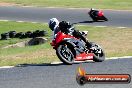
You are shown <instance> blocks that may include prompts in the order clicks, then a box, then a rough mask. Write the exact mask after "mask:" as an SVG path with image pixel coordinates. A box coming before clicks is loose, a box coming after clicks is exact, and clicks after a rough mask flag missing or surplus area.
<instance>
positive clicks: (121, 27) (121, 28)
mask: <svg viewBox="0 0 132 88" xmlns="http://www.w3.org/2000/svg"><path fill="white" fill-rule="evenodd" d="M117 28H120V29H125V28H127V27H117Z"/></svg>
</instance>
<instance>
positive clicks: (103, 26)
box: [95, 26, 107, 28]
mask: <svg viewBox="0 0 132 88" xmlns="http://www.w3.org/2000/svg"><path fill="white" fill-rule="evenodd" d="M95 27H100V28H104V27H107V26H95Z"/></svg>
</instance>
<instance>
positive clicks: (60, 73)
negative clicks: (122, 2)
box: [0, 7, 132, 88]
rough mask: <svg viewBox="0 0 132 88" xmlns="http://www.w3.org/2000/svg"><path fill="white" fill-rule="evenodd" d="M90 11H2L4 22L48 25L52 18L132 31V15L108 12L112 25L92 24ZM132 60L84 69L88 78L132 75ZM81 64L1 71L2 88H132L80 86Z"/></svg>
mask: <svg viewBox="0 0 132 88" xmlns="http://www.w3.org/2000/svg"><path fill="white" fill-rule="evenodd" d="M87 12H88V10H87V9H62V8H58V9H55V8H36V7H0V19H1V20H15V21H32V22H48V20H49V19H50V18H52V17H56V18H58V19H59V20H66V21H70V22H72V23H81V24H86V25H101V26H116V27H132V25H131V23H132V12H131V11H110V10H105V11H104V12H105V15H106V16H107V17H108V19H109V21H108V22H95V23H90V21H91V19H90V18H89V16H88V15H87ZM131 65H132V58H130V59H115V60H106V61H104V62H100V63H94V62H87V63H82V66H83V67H84V69H85V70H86V72H87V73H88V74H130V75H132V66H131ZM78 66H80V64H73V65H63V64H46V63H45V64H24V65H22V66H20V67H14V68H6V69H4V68H0V88H132V83H130V84H86V85H84V86H80V85H78V84H77V82H76V71H77V68H78Z"/></svg>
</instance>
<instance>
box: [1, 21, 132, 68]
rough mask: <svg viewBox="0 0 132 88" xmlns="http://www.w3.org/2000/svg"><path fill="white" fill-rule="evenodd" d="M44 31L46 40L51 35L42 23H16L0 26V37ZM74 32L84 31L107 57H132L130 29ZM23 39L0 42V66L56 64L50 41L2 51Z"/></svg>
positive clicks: (3, 23) (91, 28) (109, 28)
mask: <svg viewBox="0 0 132 88" xmlns="http://www.w3.org/2000/svg"><path fill="white" fill-rule="evenodd" d="M36 29H44V30H46V31H47V32H48V35H47V36H46V37H50V35H51V34H52V33H51V31H50V30H49V28H48V26H47V24H42V23H37V24H33V23H17V22H0V33H3V32H8V31H11V30H15V31H17V32H20V31H22V32H25V31H29V30H30V31H34V30H36ZM76 29H79V30H81V31H83V30H88V31H89V34H88V39H89V40H90V41H95V42H97V43H98V44H100V45H101V46H102V47H103V48H104V50H105V53H106V56H107V57H116V56H132V46H131V44H132V36H131V34H132V29H117V28H114V27H108V28H96V27H92V26H78V25H76ZM24 40H25V39H10V40H0V66H3V65H17V64H24V63H28V64H32V63H35V64H41V63H50V62H53V61H59V59H58V58H57V56H56V54H55V51H54V50H53V49H52V47H51V46H50V44H49V43H50V41H48V42H47V43H45V44H42V45H36V46H27V47H23V48H19V47H17V48H7V49H2V47H4V46H7V45H10V44H14V43H17V42H20V41H24Z"/></svg>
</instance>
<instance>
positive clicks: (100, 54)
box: [90, 42, 105, 62]
mask: <svg viewBox="0 0 132 88" xmlns="http://www.w3.org/2000/svg"><path fill="white" fill-rule="evenodd" d="M90 44H91V45H92V47H94V48H95V49H94V50H93V51H92V52H93V53H94V56H93V61H95V62H102V61H104V60H105V53H104V50H103V49H102V48H101V47H100V46H99V45H98V44H96V43H94V42H90Z"/></svg>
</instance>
